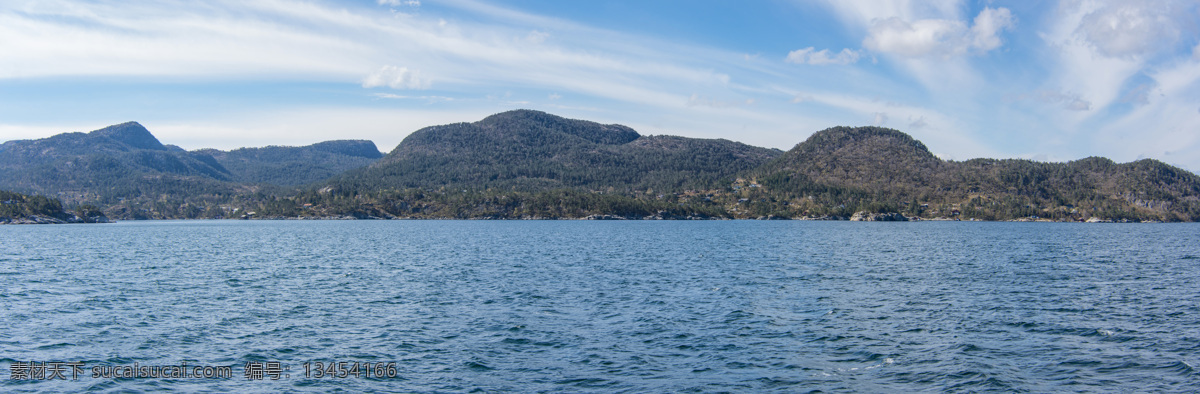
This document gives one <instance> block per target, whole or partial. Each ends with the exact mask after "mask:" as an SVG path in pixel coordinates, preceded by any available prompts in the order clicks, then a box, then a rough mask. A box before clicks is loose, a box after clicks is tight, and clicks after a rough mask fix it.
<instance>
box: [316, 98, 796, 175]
mask: <svg viewBox="0 0 1200 394" xmlns="http://www.w3.org/2000/svg"><path fill="white" fill-rule="evenodd" d="M780 153H782V152H781V151H779V150H775V149H766V148H759V147H754V146H750V145H746V144H741V143H737V142H732V141H727V140H705V139H693V138H683V137H669V136H642V135H639V134H638V133H637V132H636V131H634V130H633V129H631V128H629V127H626V126H621V125H604V124H599V123H595V122H590V121H584V120H575V119H566V118H563V117H559V116H555V115H551V114H547V113H544V112H538V111H531V110H516V111H509V112H504V113H500V114H496V115H492V116H489V117H487V118H485V119H483V120H481V121H478V122H475V123H456V124H449V125H444V126H433V127H426V128H424V129H421V130H418V131H416V132H414V133H412V134H411V135H409V136H408V137H407V138H405V139H404V140H403V141H402V142H401V143H400V145H399V146H397V147H396V149H395V150H393V151H392V152H391V153H389V154H388V155H387V156H385V157H384V158H383V159H381V160H379V162H377V163H375V164H373V165H371V166H369V167H366V168H363V169H361V170H356V171H350V172H348V173H346V174H345V175H342V176H339V177H337V178H334V179H331V180H330V185H331V186H335V187H339V188H349V189H353V190H372V189H380V188H389V189H406V188H439V187H456V188H469V189H487V188H500V189H509V190H522V191H537V190H546V189H554V188H578V189H584V190H610V189H611V190H613V191H619V192H633V191H646V190H682V189H707V188H713V187H717V186H718V185H719V184H721V183H724V182H726V179H727V178H728V179H731V178H732V176H733V175H735V174H737V173H738V172H741V171H745V170H748V169H752V168H755V167H757V166H759V165H761V164H763V163H765V162H767V161H768V160H770V159H771V158H773V157H775V156H778V155H779V154H780Z"/></svg>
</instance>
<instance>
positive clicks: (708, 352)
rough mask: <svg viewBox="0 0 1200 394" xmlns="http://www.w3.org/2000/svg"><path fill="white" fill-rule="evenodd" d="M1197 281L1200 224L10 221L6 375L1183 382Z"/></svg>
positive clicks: (402, 385)
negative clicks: (369, 368)
mask: <svg viewBox="0 0 1200 394" xmlns="http://www.w3.org/2000/svg"><path fill="white" fill-rule="evenodd" d="M1198 279H1200V225H1196V224H1051V223H945V222H942V223H933V222H920V223H857V222H856V223H846V222H778V221H770V222H765V221H704V222H660V221H653V222H640V221H634V222H591V221H349V222H341V221H327V222H324V221H323V222H311V221H307V222H296V221H184V222H122V223H117V224H110V225H46V226H0V285H2V286H0V289H2V290H0V323H3V326H2V328H0V330H2V331H0V379H2V380H0V391H79V390H85V389H92V390H103V391H156V390H160V389H167V388H169V389H178V390H183V391H217V392H229V391H264V392H275V391H331V390H337V389H344V390H345V391H350V392H357V391H398V392H466V391H483V392H494V391H510V392H537V391H562V392H721V391H729V392H764V391H780V392H806V391H818V390H819V391H822V392H842V391H858V392H912V391H951V392H959V391H964V392H965V391H1003V392H1010V391H1024V392H1053V391H1068V392H1077V391H1083V392H1091V391H1101V392H1126V391H1165V392H1189V391H1194V390H1197V388H1200V372H1198V371H1197V369H1196V368H1197V366H1200V280H1198ZM26 361H64V362H83V363H84V365H85V376H80V378H79V379H78V380H69V379H68V380H53V381H35V380H13V379H10V369H11V365H12V364H13V363H14V362H26ZM271 361H277V362H280V363H281V365H282V366H284V367H287V368H290V370H289V371H288V374H289V376H288V377H285V378H281V379H280V380H277V381H272V380H270V379H266V380H261V381H259V380H247V379H246V378H245V375H244V371H243V370H244V366H245V364H246V363H248V362H271ZM330 361H347V362H371V363H375V362H396V368H397V373H398V376H397V377H395V378H390V379H387V378H385V379H377V378H374V377H371V378H365V377H364V378H357V377H350V378H345V379H335V378H321V379H316V378H305V376H304V368H303V364H304V363H312V362H330ZM135 362H136V363H139V364H140V365H178V364H180V363H183V362H186V363H187V364H188V365H211V366H222V365H223V366H232V371H233V377H232V378H228V379H156V378H103V377H100V378H92V377H91V376H90V371H91V368H92V367H95V366H121V365H132V364H133V363H135Z"/></svg>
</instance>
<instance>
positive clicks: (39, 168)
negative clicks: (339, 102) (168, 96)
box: [0, 122, 382, 219]
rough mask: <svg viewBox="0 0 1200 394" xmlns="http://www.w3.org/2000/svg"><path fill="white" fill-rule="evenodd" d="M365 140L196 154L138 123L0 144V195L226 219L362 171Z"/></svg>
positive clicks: (371, 147) (120, 213) (368, 154)
mask: <svg viewBox="0 0 1200 394" xmlns="http://www.w3.org/2000/svg"><path fill="white" fill-rule="evenodd" d="M379 157H382V153H380V152H379V150H378V149H377V148H376V147H375V144H374V143H373V142H370V141H328V142H322V143H318V144H313V145H309V146H304V147H280V146H271V147H266V148H243V149H237V150H234V151H230V152H223V151H219V150H215V149H205V150H198V151H193V152H188V151H185V150H183V149H181V148H179V147H177V146H173V145H164V144H162V143H161V142H159V140H158V139H157V138H155V137H154V136H153V135H152V134H151V133H150V132H149V131H148V130H146V128H145V127H143V126H142V125H141V124H138V123H136V122H128V123H122V124H119V125H114V126H109V127H105V128H102V129H99V130H96V131H92V132H90V133H64V134H59V135H55V136H53V137H49V138H43V139H38V140H16V141H8V142H5V143H3V144H0V189H7V190H13V191H18V192H23V193H31V194H38V195H44V196H51V197H53V198H56V199H59V200H62V201H63V202H65V203H66V204H68V205H70V206H76V205H79V204H95V205H98V206H100V207H102V208H103V209H104V210H105V211H106V212H107V213H109V215H110V216H112V217H115V218H125V219H127V218H193V217H225V216H228V215H230V214H233V213H235V212H231V210H233V209H234V208H230V206H232V205H245V204H249V205H255V204H261V203H263V202H266V201H273V200H275V199H277V198H279V197H281V196H286V195H288V194H290V193H291V192H292V189H290V188H289V187H292V186H296V185H302V184H306V183H312V182H316V181H320V180H324V179H326V178H328V177H330V176H332V175H335V174H339V173H341V172H343V171H346V170H349V169H353V168H358V167H362V166H366V165H368V164H370V163H372V162H374V161H375V160H377V159H378V158H379Z"/></svg>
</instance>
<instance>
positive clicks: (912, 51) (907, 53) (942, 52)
mask: <svg viewBox="0 0 1200 394" xmlns="http://www.w3.org/2000/svg"><path fill="white" fill-rule="evenodd" d="M1014 23H1015V22H1014V18H1013V17H1012V13H1011V12H1010V11H1009V10H1008V9H1007V8H998V9H992V8H984V9H983V11H981V12H980V13H979V15H978V16H977V17H975V24H974V26H971V27H970V28H968V27H967V24H966V22H964V21H961V20H952V19H921V20H917V21H913V22H909V21H906V20H904V19H901V18H899V17H890V18H887V19H880V20H875V21H874V22H873V23H872V25H871V28H870V31H869V33H868V35H867V38H865V39H863V47H864V48H867V49H869V50H872V51H876V52H884V53H890V54H894V55H899V56H904V57H925V56H940V57H949V56H954V55H961V54H965V53H967V52H968V51H970V50H977V51H980V52H987V51H991V50H993V49H996V48H999V47H1000V45H1001V40H1000V37H999V36H998V34H999V32H1000V31H1002V30H1005V29H1008V28H1011V27H1012V26H1013V25H1014Z"/></svg>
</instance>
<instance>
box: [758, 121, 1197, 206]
mask: <svg viewBox="0 0 1200 394" xmlns="http://www.w3.org/2000/svg"><path fill="white" fill-rule="evenodd" d="M747 178H748V179H754V180H755V181H756V182H759V183H761V184H762V190H761V191H760V193H763V194H764V195H770V196H771V198H774V199H775V200H776V201H778V202H786V204H782V203H781V204H774V206H773V207H771V208H769V209H777V210H780V211H781V213H783V212H786V213H788V214H792V215H795V214H797V213H799V214H801V215H806V216H807V215H815V216H823V215H840V216H846V215H848V214H851V213H853V212H856V211H857V210H866V211H872V212H901V213H904V214H906V215H909V216H921V217H962V218H977V219H986V220H998V219H1014V218H1049V219H1057V220H1080V219H1087V218H1091V217H1102V218H1105V219H1113V220H1118V219H1134V220H1137V219H1153V220H1172V221H1173V220H1197V219H1198V218H1200V202H1198V200H1200V177H1197V176H1196V175H1195V174H1192V173H1190V172H1188V171H1185V170H1182V169H1179V168H1176V167H1172V166H1170V165H1167V164H1165V163H1162V162H1159V161H1156V160H1151V159H1145V160H1139V161H1136V162H1132V163H1124V164H1117V163H1114V162H1112V161H1111V160H1108V159H1104V158H1096V157H1092V158H1086V159H1082V160H1076V161H1072V162H1067V163H1042V162H1035V161H1030V160H1018V159H1006V160H996V159H974V160H969V161H965V162H952V161H943V160H941V159H939V158H937V157H935V156H934V155H933V154H931V153H930V152H929V151H928V150H927V149H926V148H925V145H924V144H922V143H921V142H919V141H916V140H914V139H913V138H912V137H910V136H908V135H906V134H904V133H901V132H899V131H896V130H891V129H884V128H877V127H859V128H849V127H835V128H830V129H827V130H823V131H820V132H817V133H815V134H813V135H812V136H811V137H810V138H809V139H808V140H806V141H804V142H802V143H800V144H799V145H796V147H795V148H793V149H792V150H790V151H788V152H787V153H785V154H783V155H782V156H780V157H779V158H777V159H776V160H773V161H771V162H770V163H767V164H766V165H763V166H762V167H760V168H757V169H755V170H753V171H750V172H749V173H747ZM768 205H770V204H768ZM763 209H768V208H763Z"/></svg>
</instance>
